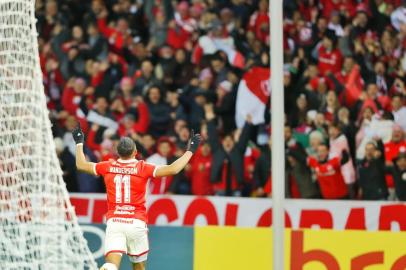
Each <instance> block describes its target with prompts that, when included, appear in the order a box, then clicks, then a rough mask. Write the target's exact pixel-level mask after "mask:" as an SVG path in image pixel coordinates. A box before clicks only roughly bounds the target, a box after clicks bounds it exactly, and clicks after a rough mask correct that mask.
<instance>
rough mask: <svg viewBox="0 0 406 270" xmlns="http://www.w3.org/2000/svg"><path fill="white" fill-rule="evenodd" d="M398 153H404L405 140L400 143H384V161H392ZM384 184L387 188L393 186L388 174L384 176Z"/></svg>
mask: <svg viewBox="0 0 406 270" xmlns="http://www.w3.org/2000/svg"><path fill="white" fill-rule="evenodd" d="M400 152H406V140H402V141H400V142H397V143H396V142H393V141H389V142H387V143H385V160H386V161H393V159H395V158H396V157H397V156H398V155H399V153H400ZM386 184H387V185H388V187H390V188H393V187H394V186H395V184H394V182H393V177H392V175H390V174H387V175H386Z"/></svg>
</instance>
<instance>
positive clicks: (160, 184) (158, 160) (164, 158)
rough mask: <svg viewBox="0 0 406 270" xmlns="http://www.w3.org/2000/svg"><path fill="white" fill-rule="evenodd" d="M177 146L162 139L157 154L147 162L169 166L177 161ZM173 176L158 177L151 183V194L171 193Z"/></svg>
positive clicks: (159, 141)
mask: <svg viewBox="0 0 406 270" xmlns="http://www.w3.org/2000/svg"><path fill="white" fill-rule="evenodd" d="M174 152H175V145H174V144H173V143H172V142H171V141H170V140H169V138H166V137H162V138H160V139H159V140H158V141H157V152H156V153H155V154H153V155H151V156H150V157H148V158H147V159H146V162H149V163H152V164H156V165H158V166H159V165H168V164H171V162H172V161H173V160H174V159H176V158H175V157H174ZM172 180H173V176H164V177H156V178H155V179H153V181H150V184H149V191H150V193H151V194H165V193H167V192H168V191H169V188H170V186H171V183H172Z"/></svg>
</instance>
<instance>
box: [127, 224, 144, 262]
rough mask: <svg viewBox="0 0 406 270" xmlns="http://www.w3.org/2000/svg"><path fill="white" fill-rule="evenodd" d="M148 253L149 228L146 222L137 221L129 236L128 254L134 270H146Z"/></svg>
mask: <svg viewBox="0 0 406 270" xmlns="http://www.w3.org/2000/svg"><path fill="white" fill-rule="evenodd" d="M148 251H149V242H148V228H147V226H146V224H145V222H143V221H140V220H136V221H134V224H132V226H131V231H130V232H129V233H128V234H127V254H128V256H129V259H130V261H131V262H132V264H133V270H145V263H146V261H147V258H148Z"/></svg>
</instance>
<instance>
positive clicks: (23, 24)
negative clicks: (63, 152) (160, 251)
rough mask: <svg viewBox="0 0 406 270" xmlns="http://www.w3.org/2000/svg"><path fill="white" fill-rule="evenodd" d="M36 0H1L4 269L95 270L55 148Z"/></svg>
mask: <svg viewBox="0 0 406 270" xmlns="http://www.w3.org/2000/svg"><path fill="white" fill-rule="evenodd" d="M34 1H35V0H0V269H2V270H3V269H19V270H20V269H38V270H39V269H41V270H42V269H75V270H77V269H96V264H95V262H94V259H93V257H92V254H91V252H90V250H89V249H88V247H87V244H86V241H85V239H84V237H83V234H82V231H81V229H80V227H79V225H78V221H77V219H76V216H75V213H74V209H73V208H72V206H71V204H70V202H69V197H68V193H67V191H66V187H65V184H64V181H63V179H62V171H61V169H60V166H59V161H58V158H57V156H56V153H55V146H54V143H53V138H52V133H51V124H50V121H49V119H48V110H47V108H46V100H45V94H44V89H43V85H42V74H41V70H40V66H39V55H38V44H37V31H36V28H35V15H34Z"/></svg>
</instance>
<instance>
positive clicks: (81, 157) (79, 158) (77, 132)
mask: <svg viewBox="0 0 406 270" xmlns="http://www.w3.org/2000/svg"><path fill="white" fill-rule="evenodd" d="M72 136H73V139H74V140H75V143H76V168H77V169H78V170H79V171H82V172H85V173H88V174H91V175H97V174H96V171H95V166H96V163H94V162H89V161H87V160H86V156H85V153H84V152H83V142H84V140H85V136H84V134H83V131H82V129H81V128H80V125H78V126H77V127H76V128H75V129H74V130H73V131H72Z"/></svg>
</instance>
